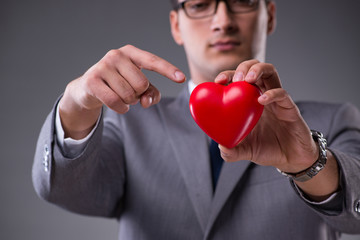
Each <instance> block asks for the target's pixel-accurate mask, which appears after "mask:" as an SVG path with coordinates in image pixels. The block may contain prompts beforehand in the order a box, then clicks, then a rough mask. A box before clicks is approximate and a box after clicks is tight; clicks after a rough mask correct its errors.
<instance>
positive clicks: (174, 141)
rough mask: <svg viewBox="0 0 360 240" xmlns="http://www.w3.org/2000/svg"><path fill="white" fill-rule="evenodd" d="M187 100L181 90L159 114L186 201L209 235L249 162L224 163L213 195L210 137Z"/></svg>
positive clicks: (184, 90)
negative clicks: (184, 191)
mask: <svg viewBox="0 0 360 240" xmlns="http://www.w3.org/2000/svg"><path fill="white" fill-rule="evenodd" d="M189 98H190V94H189V91H188V88H184V89H183V91H182V92H181V93H180V95H179V97H178V98H177V99H176V101H174V102H173V103H170V104H169V105H165V106H163V108H166V109H160V112H161V115H162V119H163V121H164V126H165V128H166V131H167V132H168V134H169V142H170V143H171V146H172V148H173V151H174V156H175V158H176V160H177V162H178V165H179V168H180V171H181V174H182V176H183V178H184V182H185V185H186V188H187V192H188V195H189V198H190V200H191V202H192V204H193V207H194V209H195V212H196V215H197V218H198V220H199V223H200V225H201V227H202V229H203V231H204V233H206V234H208V233H209V232H210V230H211V228H212V226H213V224H214V222H215V220H216V218H217V216H218V215H219V213H220V211H221V209H222V207H223V206H224V204H225V202H226V201H227V199H228V198H229V196H230V195H231V193H232V192H233V190H234V188H235V186H236V185H237V183H238V181H239V180H240V178H241V177H242V176H243V174H244V172H245V171H246V169H247V168H248V166H249V165H250V162H249V161H239V162H235V163H224V165H223V167H222V168H223V169H222V170H221V173H220V176H219V180H218V183H217V187H216V191H215V193H213V187H212V177H211V166H210V156H209V141H208V140H209V138H208V137H207V136H206V134H205V133H204V132H203V131H202V130H201V129H200V128H199V127H198V126H197V125H196V123H195V121H194V120H193V118H192V117H191V114H190V110H189Z"/></svg>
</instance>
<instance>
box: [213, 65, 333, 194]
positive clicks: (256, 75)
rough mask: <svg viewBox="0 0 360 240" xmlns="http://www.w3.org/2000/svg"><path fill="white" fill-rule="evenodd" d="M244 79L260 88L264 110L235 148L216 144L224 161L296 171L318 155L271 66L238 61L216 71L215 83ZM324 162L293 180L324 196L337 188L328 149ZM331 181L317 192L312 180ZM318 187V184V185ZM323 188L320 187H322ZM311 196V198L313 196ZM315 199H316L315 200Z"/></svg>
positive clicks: (304, 124)
mask: <svg viewBox="0 0 360 240" xmlns="http://www.w3.org/2000/svg"><path fill="white" fill-rule="evenodd" d="M243 80H244V81H247V82H249V83H252V84H256V85H257V86H259V87H260V89H261V90H262V92H263V95H262V96H260V97H259V99H258V101H259V103H260V104H263V105H264V112H263V114H262V116H261V118H260V120H259V122H258V123H257V125H256V126H255V128H254V129H253V130H252V132H251V133H250V134H249V135H248V136H247V137H246V138H245V139H244V140H243V141H242V142H241V143H240V144H239V145H238V146H236V147H235V148H233V149H228V148H226V147H224V146H220V150H221V154H222V157H223V159H224V160H225V161H229V162H232V161H238V160H251V161H252V162H254V163H256V164H259V165H267V166H274V167H276V168H278V169H280V170H282V171H284V172H290V173H297V172H300V171H303V170H305V169H307V168H308V167H310V166H311V165H312V164H313V163H314V162H315V161H316V160H317V158H318V156H319V147H318V145H317V144H316V143H315V141H314V140H313V139H312V136H311V133H310V129H309V127H308V126H307V124H306V123H305V121H304V119H303V118H302V116H301V114H300V111H299V109H298V108H297V106H296V105H295V103H294V102H293V100H292V99H291V97H290V96H289V95H288V93H287V92H286V91H285V90H284V89H283V88H282V87H281V82H280V78H279V75H278V73H277V71H276V69H275V68H274V66H273V65H271V64H267V63H260V62H258V61H256V60H250V61H245V62H243V63H241V64H240V65H239V66H238V67H237V69H236V71H226V72H222V73H220V74H219V75H218V76H217V78H216V79H215V82H218V83H226V82H230V81H243ZM328 158H329V160H328V164H327V166H326V167H325V169H324V170H323V171H321V172H320V173H319V174H318V175H317V176H315V177H314V179H311V180H309V181H308V182H305V183H297V184H298V186H300V187H302V189H303V190H304V191H307V190H308V191H307V192H308V193H309V195H311V196H327V195H328V194H331V193H333V192H335V191H336V190H337V188H338V173H337V164H336V161H335V159H334V158H333V156H332V155H331V153H329V151H328ZM329 171H330V173H331V174H330V175H329V174H328V175H327V176H329V177H330V178H332V180H330V181H328V182H326V181H324V184H325V185H326V184H328V186H327V187H325V188H323V189H322V190H320V191H319V189H317V188H316V189H314V186H315V185H314V184H311V183H313V180H315V179H320V178H321V176H324V173H325V174H327V173H329ZM321 186H322V185H321ZM322 187H323V186H322ZM314 198H315V197H314ZM318 199H319V198H317V200H318Z"/></svg>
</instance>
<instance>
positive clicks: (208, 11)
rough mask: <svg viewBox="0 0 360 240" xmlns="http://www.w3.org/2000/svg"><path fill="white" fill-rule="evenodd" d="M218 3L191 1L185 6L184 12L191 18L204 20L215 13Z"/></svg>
mask: <svg viewBox="0 0 360 240" xmlns="http://www.w3.org/2000/svg"><path fill="white" fill-rule="evenodd" d="M215 8H216V1H211V0H190V1H186V2H185V4H184V10H185V12H186V13H187V15H188V16H189V17H193V18H202V17H207V16H211V15H213V14H214V13H215Z"/></svg>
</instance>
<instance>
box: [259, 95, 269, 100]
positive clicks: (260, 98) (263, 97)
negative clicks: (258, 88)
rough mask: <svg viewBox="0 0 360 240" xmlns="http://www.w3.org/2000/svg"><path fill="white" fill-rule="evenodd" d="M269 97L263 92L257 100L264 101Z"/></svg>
mask: <svg viewBox="0 0 360 240" xmlns="http://www.w3.org/2000/svg"><path fill="white" fill-rule="evenodd" d="M268 99H269V97H268V96H267V95H266V94H263V95H261V96H260V97H259V100H260V101H266V100H268Z"/></svg>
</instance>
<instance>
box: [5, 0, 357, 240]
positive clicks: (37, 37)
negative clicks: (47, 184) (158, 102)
mask: <svg viewBox="0 0 360 240" xmlns="http://www.w3.org/2000/svg"><path fill="white" fill-rule="evenodd" d="M277 4H278V28H277V31H276V32H275V34H274V35H272V36H271V37H270V39H269V45H268V57H267V61H268V62H271V63H273V64H274V65H275V66H276V67H277V69H278V71H279V73H280V76H281V79H282V81H283V84H284V87H285V88H286V89H287V90H288V91H289V93H290V94H291V95H292V97H293V98H294V99H295V100H301V99H312V100H318V101H331V102H345V101H350V102H353V103H354V104H355V105H357V106H358V107H360V96H359V93H358V92H359V91H358V87H359V85H360V84H359V83H358V81H359V80H360V79H359V63H360V30H359V23H360V14H359V10H360V1H359V0H343V1H339V0H337V1H335V0H328V1H311V0H302V1H291V0H278V1H277ZM169 8H170V4H169V3H168V1H167V0H165V1H162V2H161V3H159V2H156V3H155V2H154V1H148V0H147V1H146V0H132V1H131V0H93V1H85V0H78V1H73V0H72V1H69V0H62V1H52V0H32V1H25V0H23V1H21V0H19V1H13V0H1V2H0V81H1V87H0V98H1V101H0V104H1V105H0V109H1V115H0V121H1V124H0V128H1V129H0V130H1V136H2V137H1V138H0V141H1V142H0V146H1V151H0V154H1V155H0V191H1V195H0V196H1V197H0V199H1V204H0V239H4V240H5V239H6V240H7V239H53V240H56V239H89V240H91V239H116V238H117V223H116V221H115V220H107V219H102V218H92V217H85V216H80V215H76V214H72V213H69V212H66V211H63V210H61V209H59V208H58V207H55V206H52V205H50V204H48V203H45V202H44V201H42V200H40V199H38V197H37V196H36V194H35V193H34V190H33V187H32V183H31V165H32V158H33V154H34V148H35V143H36V139H37V134H38V132H39V130H40V127H41V125H42V122H43V120H44V118H45V117H46V115H47V113H48V112H49V110H50V108H51V107H52V105H53V103H54V101H55V99H56V98H57V97H58V95H60V94H61V93H62V91H63V89H64V88H65V86H66V84H67V83H68V82H69V81H70V80H72V79H74V78H76V77H78V76H79V75H80V74H82V73H83V72H84V71H86V69H87V68H88V67H90V66H91V65H92V64H94V63H95V62H96V61H97V60H98V59H100V58H101V57H102V56H103V55H104V54H105V53H106V52H107V51H108V50H109V49H112V48H118V47H121V46H123V45H124V44H127V43H131V44H133V45H135V46H137V47H139V48H142V49H145V50H148V51H151V52H153V53H155V54H157V55H159V56H161V57H163V58H165V59H167V60H169V61H170V62H172V63H173V64H175V65H177V66H178V67H179V68H180V69H183V70H184V71H185V72H188V71H187V66H186V63H185V57H184V53H183V51H182V48H180V47H178V46H176V45H175V44H174V42H173V40H172V38H171V36H170V33H169V24H168V10H169ZM146 74H148V76H149V78H151V79H152V82H153V84H155V85H156V86H157V87H158V88H159V89H160V90H161V91H162V94H163V95H175V94H176V93H177V92H178V91H179V89H181V88H182V86H178V85H176V84H175V83H171V82H170V81H168V80H166V79H164V78H162V77H159V76H158V75H156V74H152V73H149V72H146ZM343 239H348V240H349V239H360V237H359V236H344V238H343Z"/></svg>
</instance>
